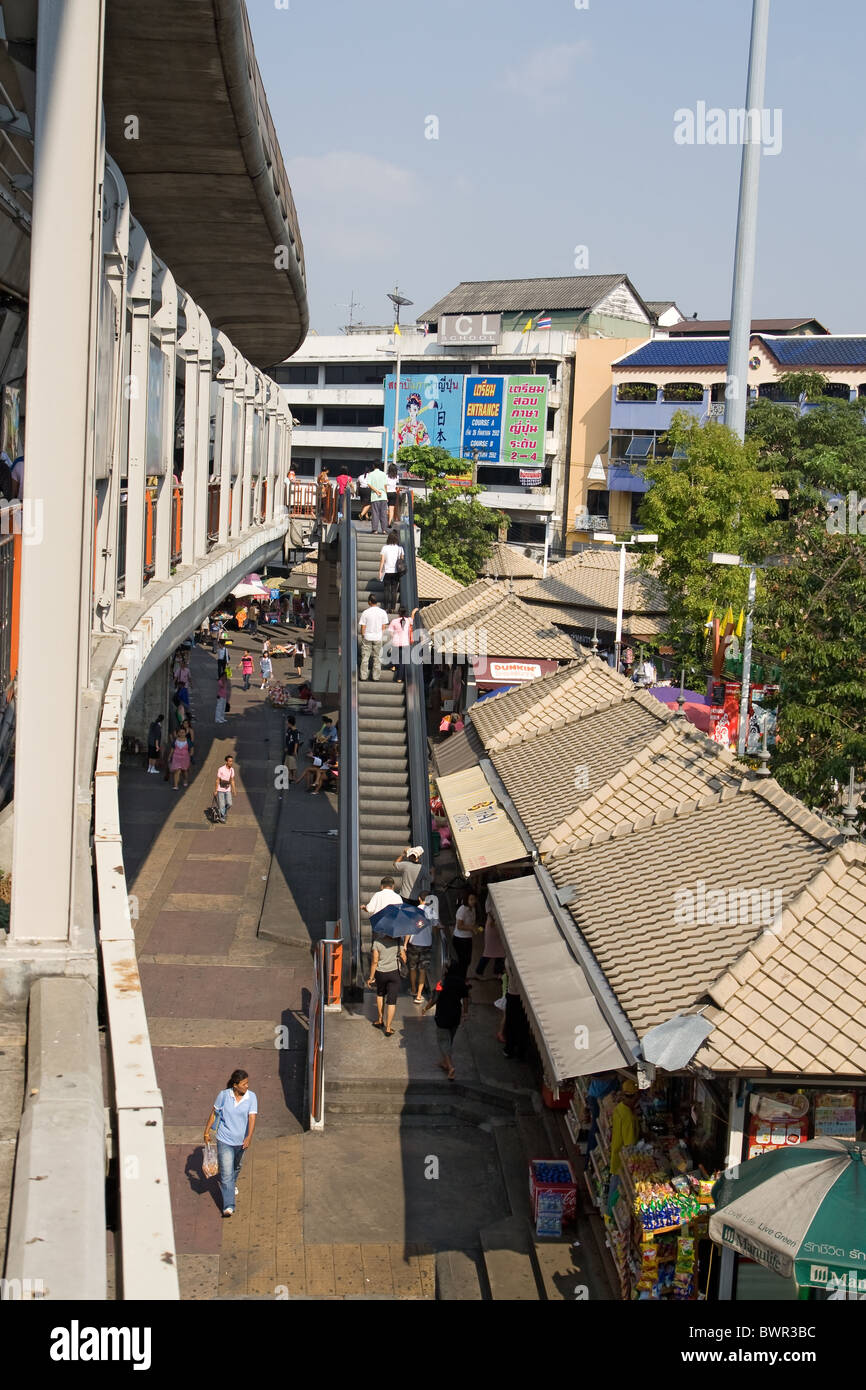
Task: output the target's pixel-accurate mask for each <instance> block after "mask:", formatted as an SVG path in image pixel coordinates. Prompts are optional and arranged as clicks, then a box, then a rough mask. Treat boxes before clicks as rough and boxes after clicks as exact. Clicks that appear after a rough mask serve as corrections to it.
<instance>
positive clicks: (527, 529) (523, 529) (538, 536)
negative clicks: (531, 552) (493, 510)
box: [508, 521, 545, 545]
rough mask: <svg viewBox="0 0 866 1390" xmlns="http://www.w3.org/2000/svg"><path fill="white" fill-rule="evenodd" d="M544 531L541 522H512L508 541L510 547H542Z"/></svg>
mask: <svg viewBox="0 0 866 1390" xmlns="http://www.w3.org/2000/svg"><path fill="white" fill-rule="evenodd" d="M544 530H545V528H544V523H543V522H532V521H512V523H511V525H510V526H509V528H508V539H509V542H510V543H511V544H512V545H514V544H517V545H533V544H534V545H544Z"/></svg>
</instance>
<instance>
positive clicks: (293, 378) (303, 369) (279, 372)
mask: <svg viewBox="0 0 866 1390" xmlns="http://www.w3.org/2000/svg"><path fill="white" fill-rule="evenodd" d="M270 375H271V376H272V377H273V379H274V381H276V382H277V384H278V385H280V386H318V384H319V368H318V366H317V364H316V363H314V362H313V363H304V362H283V363H281V364H280V366H279V367H274V369H273V371H272V372H271V373H270Z"/></svg>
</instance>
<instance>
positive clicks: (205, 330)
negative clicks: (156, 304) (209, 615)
mask: <svg viewBox="0 0 866 1390" xmlns="http://www.w3.org/2000/svg"><path fill="white" fill-rule="evenodd" d="M198 315H199V319H198V334H199V336H198V424H197V428H196V441H195V546H194V549H195V558H196V560H200V559H202V558H203V556H205V555H206V554H207V548H208V546H207V529H208V528H207V514H208V497H209V493H208V485H209V483H210V392H211V373H212V372H213V335H212V334H211V327H210V322H209V321H208V318H207V315H206V314H205V313H204V312H203V310H201V309H199V311H198Z"/></svg>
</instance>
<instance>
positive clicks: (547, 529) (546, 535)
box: [472, 478, 550, 579]
mask: <svg viewBox="0 0 866 1390" xmlns="http://www.w3.org/2000/svg"><path fill="white" fill-rule="evenodd" d="M472 481H473V482H474V481H475V479H474V478H473V480H472ZM549 553H550V517H549V516H546V517H545V518H544V564H543V566H542V571H541V577H542V579H546V578H547V557H548V554H549Z"/></svg>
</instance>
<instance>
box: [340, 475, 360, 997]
mask: <svg viewBox="0 0 866 1390" xmlns="http://www.w3.org/2000/svg"><path fill="white" fill-rule="evenodd" d="M356 552H357V546H356V539H355V532H354V530H353V528H352V499H351V496H350V494H349V492H348V490H347V491H346V493H345V494H344V496H343V513H342V522H341V532H340V657H341V660H340V668H341V669H340V810H339V815H340V821H339V824H340V934H341V937H342V941H343V968H344V984H345V988H346V990H347V991H350V997H351V999H352V1000H353V1001H356V1000H357V998H358V995H359V992H360V991H361V990H362V989H363V985H362V975H361V921H360V896H361V895H360V812H359V808H358V642H357V626H358V575H357V553H356Z"/></svg>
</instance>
